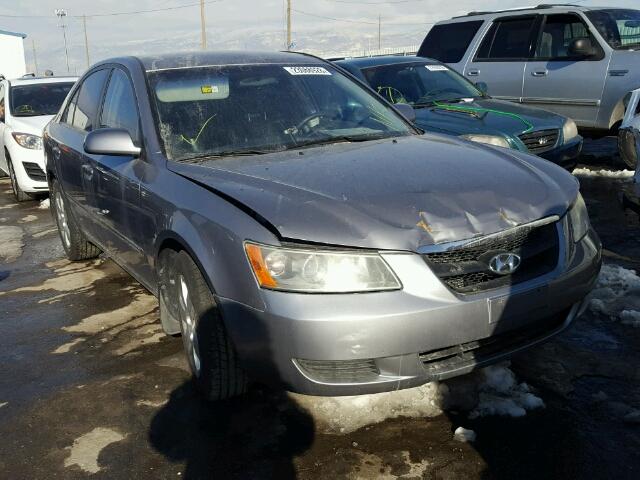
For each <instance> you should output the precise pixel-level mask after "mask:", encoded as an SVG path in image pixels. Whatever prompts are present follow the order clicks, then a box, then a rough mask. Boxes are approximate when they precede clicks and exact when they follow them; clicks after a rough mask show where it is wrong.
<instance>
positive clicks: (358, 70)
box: [335, 56, 582, 169]
mask: <svg viewBox="0 0 640 480" xmlns="http://www.w3.org/2000/svg"><path fill="white" fill-rule="evenodd" d="M335 63H336V64H338V65H340V66H341V67H342V68H344V69H345V70H347V71H348V72H350V73H351V74H352V75H354V76H355V77H357V78H358V79H360V80H361V81H364V82H365V83H366V84H368V85H369V86H370V87H371V88H373V89H374V90H375V91H376V92H378V93H379V94H380V95H382V96H383V97H385V98H386V99H387V100H388V101H390V102H391V103H394V104H401V103H404V104H408V105H411V106H412V107H413V108H414V110H415V113H416V119H415V123H416V124H417V125H418V126H419V127H421V128H423V129H424V130H427V131H429V132H439V133H444V134H448V135H456V136H460V137H464V138H466V139H468V140H471V141H475V142H481V143H488V144H491V145H496V146H500V147H505V148H513V149H515V150H520V151H523V152H529V153H532V154H535V155H538V156H540V157H543V158H545V159H547V160H549V161H551V162H553V163H556V164H558V165H560V166H562V167H564V168H566V169H572V168H573V167H575V165H576V163H577V159H578V156H579V155H580V152H581V150H582V137H581V136H580V135H578V131H577V128H576V124H575V122H574V121H573V120H571V119H569V118H565V117H562V116H561V115H557V114H555V113H551V112H548V111H546V110H541V109H538V108H534V107H525V106H522V105H518V104H515V103H511V102H507V101H503V100H495V99H493V98H491V97H490V96H489V95H487V94H486V93H485V91H484V88H483V87H484V85H482V84H478V85H473V84H472V83H471V82H469V81H468V80H466V79H465V78H464V77H462V76H461V75H460V74H458V73H457V72H455V71H454V70H451V69H450V68H449V67H447V66H446V65H444V64H442V63H440V62H438V61H436V60H430V59H425V58H419V57H411V56H405V57H399V56H382V57H367V58H357V59H348V60H338V61H336V62H335Z"/></svg>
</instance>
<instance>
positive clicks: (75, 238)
mask: <svg viewBox="0 0 640 480" xmlns="http://www.w3.org/2000/svg"><path fill="white" fill-rule="evenodd" d="M50 199H51V201H50V207H49V208H50V209H51V214H52V215H53V218H55V219H56V223H57V225H58V231H59V232H60V239H61V240H62V246H63V248H64V251H65V253H66V254H67V257H68V258H69V260H74V261H76V260H87V259H89V258H95V257H97V256H98V255H99V254H100V249H99V248H98V247H96V246H95V245H94V244H93V243H91V242H90V241H89V240H87V237H85V235H84V233H82V230H80V227H79V226H78V223H77V222H76V221H75V219H74V218H73V216H72V215H71V212H70V211H69V206H68V205H67V202H66V200H65V198H64V194H63V193H62V190H61V189H60V185H59V184H58V182H57V181H56V180H55V179H54V180H53V181H52V182H51V196H50Z"/></svg>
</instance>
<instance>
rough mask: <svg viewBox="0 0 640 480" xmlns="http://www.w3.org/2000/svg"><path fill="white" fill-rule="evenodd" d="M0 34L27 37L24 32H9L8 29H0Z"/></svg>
mask: <svg viewBox="0 0 640 480" xmlns="http://www.w3.org/2000/svg"><path fill="white" fill-rule="evenodd" d="M0 35H8V36H11V37H21V38H27V34H26V33H18V32H9V31H8V30H0Z"/></svg>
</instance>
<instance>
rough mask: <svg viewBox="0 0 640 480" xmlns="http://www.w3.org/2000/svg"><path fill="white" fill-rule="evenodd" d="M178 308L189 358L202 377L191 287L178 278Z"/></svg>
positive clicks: (194, 370)
mask: <svg viewBox="0 0 640 480" xmlns="http://www.w3.org/2000/svg"><path fill="white" fill-rule="evenodd" d="M178 307H179V309H180V323H181V327H182V341H183V342H184V348H185V351H186V352H187V358H188V359H189V363H190V364H191V368H192V370H193V373H194V375H195V376H196V377H199V376H200V352H199V350H198V335H197V332H196V326H197V321H196V314H195V308H194V306H193V303H192V300H191V295H190V294H189V287H188V285H187V282H186V281H185V278H184V277H183V276H182V275H180V277H179V278H178Z"/></svg>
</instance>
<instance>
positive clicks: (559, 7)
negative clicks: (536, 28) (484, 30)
mask: <svg viewBox="0 0 640 480" xmlns="http://www.w3.org/2000/svg"><path fill="white" fill-rule="evenodd" d="M618 8H624V7H597V6H593V5H575V4H571V3H543V4H540V5H530V6H526V7H517V8H506V9H503V10H486V11H475V12H469V13H467V14H465V15H460V16H456V17H452V19H451V20H460V19H468V18H474V17H493V16H494V15H501V14H505V13H507V14H508V13H513V14H522V13H541V10H543V11H546V10H553V11H554V12H555V13H557V11H567V10H571V11H576V10H579V11H582V12H586V11H590V10H600V9H618ZM447 22H449V20H445V21H443V22H438V23H447Z"/></svg>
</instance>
